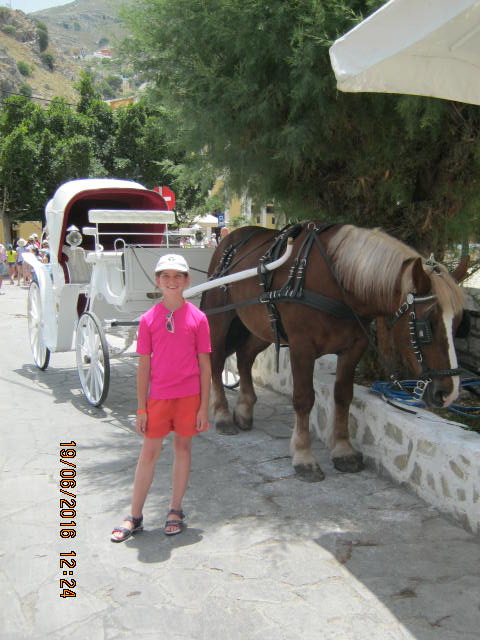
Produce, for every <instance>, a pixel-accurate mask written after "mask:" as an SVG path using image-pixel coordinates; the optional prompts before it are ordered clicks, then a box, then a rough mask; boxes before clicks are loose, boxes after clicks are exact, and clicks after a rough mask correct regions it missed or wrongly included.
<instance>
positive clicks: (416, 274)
mask: <svg viewBox="0 0 480 640" xmlns="http://www.w3.org/2000/svg"><path fill="white" fill-rule="evenodd" d="M412 283H413V291H414V292H415V293H418V294H419V295H421V296H424V295H426V294H427V293H430V291H431V289H432V283H431V281H430V277H429V276H428V275H427V274H426V273H425V271H424V269H423V262H422V259H421V258H415V260H414V261H413V262H412Z"/></svg>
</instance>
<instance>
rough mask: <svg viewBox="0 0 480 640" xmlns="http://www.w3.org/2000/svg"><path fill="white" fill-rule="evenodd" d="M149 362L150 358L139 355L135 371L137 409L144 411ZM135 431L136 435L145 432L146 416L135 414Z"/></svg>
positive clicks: (148, 380) (148, 383) (144, 414)
mask: <svg viewBox="0 0 480 640" xmlns="http://www.w3.org/2000/svg"><path fill="white" fill-rule="evenodd" d="M150 361H151V356H149V355H147V356H145V355H141V356H140V357H139V359H138V369H137V409H139V410H141V411H144V410H145V409H146V408H147V397H148V388H149V385H150ZM135 426H136V429H137V431H138V433H145V431H146V430H147V414H146V413H137V420H136V425H135Z"/></svg>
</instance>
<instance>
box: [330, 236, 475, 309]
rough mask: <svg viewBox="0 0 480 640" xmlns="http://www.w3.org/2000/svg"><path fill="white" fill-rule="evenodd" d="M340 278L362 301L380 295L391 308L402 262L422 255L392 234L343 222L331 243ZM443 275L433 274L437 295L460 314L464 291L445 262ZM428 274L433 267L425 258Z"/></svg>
mask: <svg viewBox="0 0 480 640" xmlns="http://www.w3.org/2000/svg"><path fill="white" fill-rule="evenodd" d="M328 252H329V254H330V256H331V259H332V261H333V264H334V266H335V269H336V271H337V274H338V277H339V279H340V281H341V282H342V284H343V286H344V287H345V289H346V290H348V291H350V292H352V293H353V294H354V295H356V296H358V297H359V298H361V299H362V300H368V299H369V298H374V297H376V298H377V299H379V300H380V301H381V302H382V303H383V304H385V305H386V307H387V308H391V307H392V305H393V304H394V299H393V298H394V291H395V286H396V285H398V277H399V274H400V272H401V268H402V264H403V263H404V262H405V260H408V259H409V258H419V257H421V256H420V254H419V253H418V252H417V251H415V249H412V248H411V247H409V246H408V245H406V244H404V243H403V242H401V241H400V240H397V239H396V238H393V237H392V236H389V235H388V234H386V233H385V232H384V231H382V230H381V229H378V228H377V229H362V228H360V227H354V226H353V225H349V224H347V225H343V226H341V227H340V228H339V230H338V231H337V232H336V233H335V234H334V235H333V236H332V237H331V239H330V240H329V243H328ZM437 266H438V267H439V268H440V274H436V273H435V274H433V277H431V281H432V290H433V293H435V294H436V295H437V299H438V301H439V304H440V306H441V307H442V309H444V310H447V309H451V311H452V312H453V313H457V312H458V311H459V310H460V309H462V308H463V306H464V294H463V292H462V290H461V289H460V287H458V286H457V283H456V282H455V281H454V279H453V278H452V277H451V276H450V274H449V272H448V270H447V269H446V268H445V267H444V266H443V265H441V264H438V265H437ZM423 267H424V269H425V271H426V273H429V274H430V273H431V272H432V267H431V266H429V265H427V264H426V262H425V261H423ZM402 289H403V290H402V301H403V300H404V299H405V296H406V294H407V293H408V292H409V291H411V290H412V283H411V282H409V281H408V279H404V281H403V282H402Z"/></svg>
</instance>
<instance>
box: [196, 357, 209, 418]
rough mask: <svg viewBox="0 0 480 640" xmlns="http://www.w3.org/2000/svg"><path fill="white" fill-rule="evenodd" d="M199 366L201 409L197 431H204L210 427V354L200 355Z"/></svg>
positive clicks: (198, 415)
mask: <svg viewBox="0 0 480 640" xmlns="http://www.w3.org/2000/svg"><path fill="white" fill-rule="evenodd" d="M198 365H199V367H200V409H199V410H198V414H197V431H203V430H204V429H206V428H207V426H208V403H209V401H210V382H211V378H212V368H211V366H210V354H209V353H199V354H198Z"/></svg>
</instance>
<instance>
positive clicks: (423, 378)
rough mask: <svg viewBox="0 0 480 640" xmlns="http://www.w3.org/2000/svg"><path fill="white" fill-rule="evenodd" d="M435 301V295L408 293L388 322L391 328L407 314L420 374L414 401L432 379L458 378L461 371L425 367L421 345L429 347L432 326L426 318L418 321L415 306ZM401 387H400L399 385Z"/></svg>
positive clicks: (423, 392) (431, 340) (397, 382)
mask: <svg viewBox="0 0 480 640" xmlns="http://www.w3.org/2000/svg"><path fill="white" fill-rule="evenodd" d="M436 299H437V296H436V295H435V294H430V295H425V296H421V295H416V294H415V293H412V292H410V293H408V294H407V297H406V300H405V302H404V303H403V304H402V305H401V306H400V308H399V309H398V310H397V311H396V312H395V314H394V315H393V318H392V320H391V321H390V323H389V324H390V327H393V326H394V324H396V322H397V321H398V320H399V319H400V318H402V317H403V316H404V315H405V314H406V313H408V329H409V335H410V345H411V347H412V350H413V353H414V354H415V358H416V359H417V362H418V363H419V364H420V366H421V373H420V375H419V376H418V380H417V382H416V385H415V388H414V390H413V392H412V393H413V397H414V399H415V400H421V399H422V398H423V396H424V394H425V391H426V390H427V387H428V385H429V384H430V383H431V382H432V378H443V377H446V376H452V377H453V376H458V375H460V372H461V370H460V369H459V368H458V367H457V368H456V369H430V368H429V367H428V366H426V364H425V361H424V359H423V354H422V345H430V344H432V342H433V331H432V325H431V323H430V320H429V319H428V316H427V317H425V318H422V319H418V318H417V316H416V313H415V305H416V304H423V303H425V302H433V301H435V300H436ZM394 383H395V384H398V385H400V382H399V381H398V380H394ZM400 386H401V385H400Z"/></svg>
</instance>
